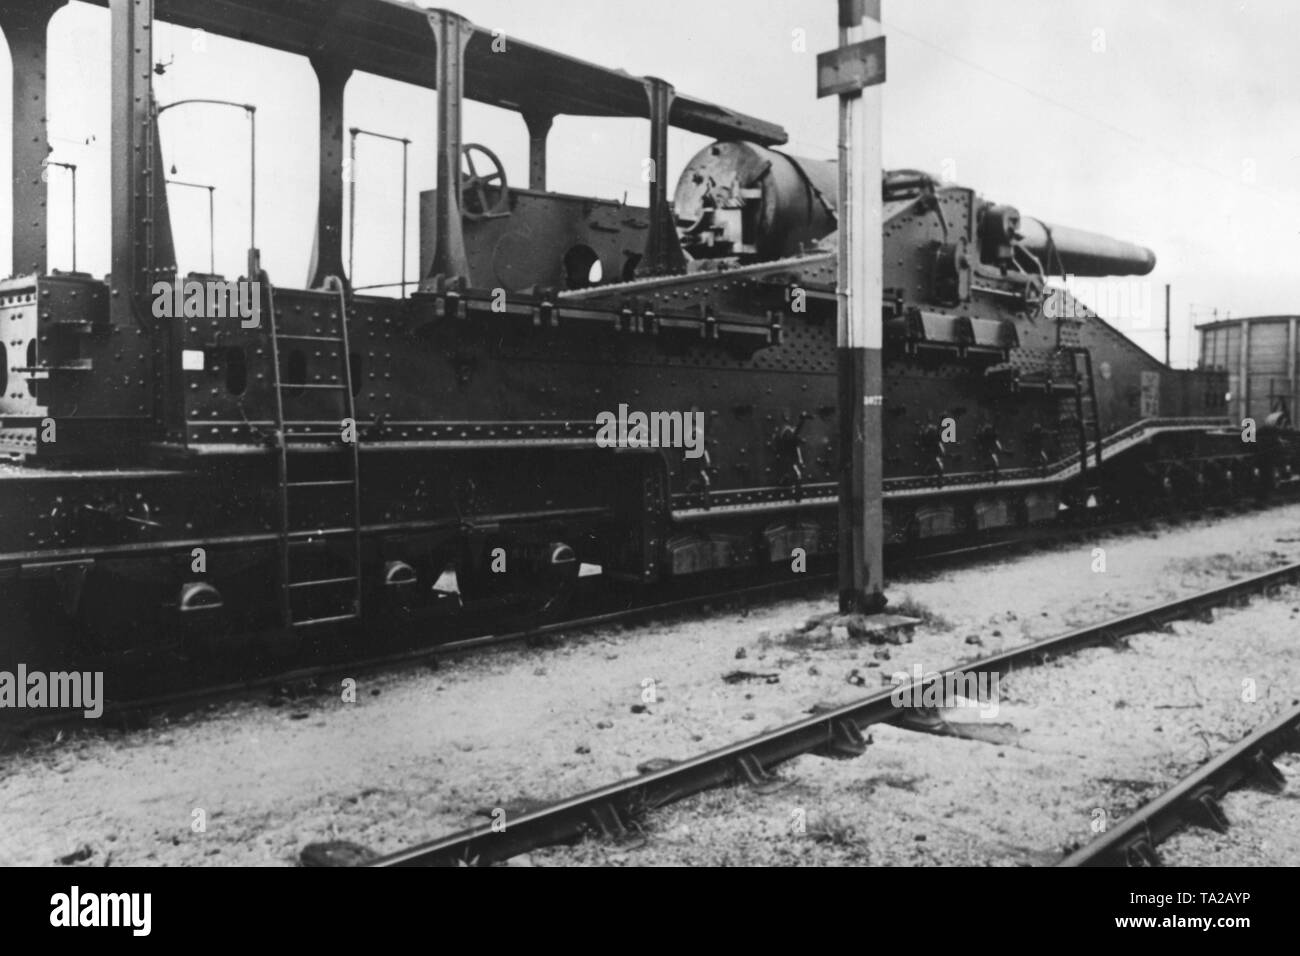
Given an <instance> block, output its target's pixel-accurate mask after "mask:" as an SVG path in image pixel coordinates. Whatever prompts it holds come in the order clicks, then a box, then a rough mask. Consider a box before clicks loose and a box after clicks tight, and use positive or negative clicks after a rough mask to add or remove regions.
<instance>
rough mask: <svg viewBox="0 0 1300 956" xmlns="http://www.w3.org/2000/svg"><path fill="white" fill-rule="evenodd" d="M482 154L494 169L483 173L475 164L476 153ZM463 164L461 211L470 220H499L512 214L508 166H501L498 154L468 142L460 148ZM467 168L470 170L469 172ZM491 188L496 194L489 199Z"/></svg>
mask: <svg viewBox="0 0 1300 956" xmlns="http://www.w3.org/2000/svg"><path fill="white" fill-rule="evenodd" d="M475 152H478V153H482V154H483V156H484V157H486V158H487V160H488V162H490V163H491V164H492V171H491V172H489V173H488V174H487V175H486V176H480V175H479V172H478V167H477V166H476V165H475V164H474V153H475ZM460 155H461V159H462V161H463V162H462V164H461V173H460V211H461V214H462V215H463V216H464V217H465V218H466V219H470V220H475V221H477V220H479V219H500V218H502V217H503V216H508V215H510V208H509V206H510V188H509V185H508V184H507V183H506V169H505V167H504V166H502V165H501V160H499V159H498V158H497V154H496V153H494V152H492V150H490V149H488V148H487V147H486V146H480V145H479V144H478V143H466V144H465V145H464V146H463V147H461V151H460ZM466 169H468V172H467V171H466ZM490 190H493V191H495V193H496V195H495V198H494V199H493V200H492V201H489V199H488V193H489V191H490Z"/></svg>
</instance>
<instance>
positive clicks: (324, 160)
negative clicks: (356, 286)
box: [307, 56, 352, 289]
mask: <svg viewBox="0 0 1300 956" xmlns="http://www.w3.org/2000/svg"><path fill="white" fill-rule="evenodd" d="M311 68H312V69H313V70H315V71H316V85H317V88H318V89H319V91H320V109H319V118H320V186H319V188H318V191H317V203H316V236H315V239H314V241H313V244H312V254H311V266H310V267H309V268H308V270H307V277H308V278H307V287H308V288H309V289H319V288H321V287H322V286H324V284H325V279H326V278H327V277H328V276H338V278H339V279H340V280H342V281H343V282H344V283H345V284H347V285H350V284H351V282H352V276H351V274H350V273H347V272H344V270H343V95H344V91H345V90H346V88H347V85H348V78H349V77H351V76H352V67H350V66H348V65H347V64H346V63H342V62H340V61H339V60H337V59H335V58H333V57H327V56H314V57H312V58H311ZM351 174H352V171H351V170H349V175H351Z"/></svg>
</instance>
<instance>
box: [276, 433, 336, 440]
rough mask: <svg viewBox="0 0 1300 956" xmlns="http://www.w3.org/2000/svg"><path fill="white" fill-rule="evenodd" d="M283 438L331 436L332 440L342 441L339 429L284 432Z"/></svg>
mask: <svg viewBox="0 0 1300 956" xmlns="http://www.w3.org/2000/svg"><path fill="white" fill-rule="evenodd" d="M284 437H285V438H332V439H334V441H342V440H343V433H342V432H340V431H333V432H285V435H284Z"/></svg>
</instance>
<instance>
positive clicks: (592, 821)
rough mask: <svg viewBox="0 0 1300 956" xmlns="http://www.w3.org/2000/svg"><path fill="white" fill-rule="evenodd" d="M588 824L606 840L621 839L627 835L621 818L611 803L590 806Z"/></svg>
mask: <svg viewBox="0 0 1300 956" xmlns="http://www.w3.org/2000/svg"><path fill="white" fill-rule="evenodd" d="M587 820H588V825H589V826H590V827H591V829H592V830H594V831H595V832H596V833H598V834H600V836H602V837H604V838H605V839H607V840H621V839H623V838H625V837H626V836H627V835H628V832H627V827H626V826H624V825H623V818H622V817H621V816H619V812H618V810H617V809H616V808H615V807H614V805H613V804H612V803H602V804H599V805H598V806H594V807H592V808H591V809H590V810H589V811H588V813H587Z"/></svg>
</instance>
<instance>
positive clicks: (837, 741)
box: [372, 563, 1300, 866]
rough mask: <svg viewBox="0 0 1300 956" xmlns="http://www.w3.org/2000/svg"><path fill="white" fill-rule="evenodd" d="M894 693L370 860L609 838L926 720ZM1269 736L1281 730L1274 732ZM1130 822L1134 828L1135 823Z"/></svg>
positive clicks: (485, 854) (1269, 580)
mask: <svg viewBox="0 0 1300 956" xmlns="http://www.w3.org/2000/svg"><path fill="white" fill-rule="evenodd" d="M1297 580H1300V563H1296V564H1288V565H1284V566H1282V567H1278V568H1275V569H1273V570H1270V571H1265V572H1263V573H1260V574H1256V575H1253V576H1250V577H1247V578H1243V579H1241V580H1238V581H1233V582H1230V583H1228V584H1224V585H1221V586H1219V587H1217V588H1213V589H1211V590H1208V591H1203V592H1201V593H1198V594H1194V595H1190V596H1187V597H1182V598H1178V599H1175V600H1172V601H1168V602H1165V603H1163V604H1159V605H1156V606H1154V607H1149V608H1146V609H1143V610H1139V611H1134V612H1130V613H1127V614H1123V615H1120V616H1118V617H1114V618H1110V619H1108V620H1105V621H1102V622H1099V623H1096V624H1092V625H1088V626H1086V627H1081V628H1076V629H1073V630H1070V631H1066V632H1064V633H1062V634H1058V635H1055V636H1053V637H1049V638H1045V639H1043V640H1040V641H1035V642H1032V643H1029V644H1025V645H1022V646H1020V647H1017V648H1012V649H1010V650H1007V651H1004V652H1002V653H999V654H996V655H992V656H990V657H985V658H980V659H977V660H974V661H968V662H965V663H962V664H959V665H956V666H953V667H951V668H948V669H947V670H945V671H942V672H939V673H938V674H934V675H930V676H928V677H927V678H925V679H924V680H922V681H918V682H914V684H913V685H912V686H913V688H914V695H913V696H912V697H911V699H913V700H922V699H928V697H927V695H926V694H925V693H924V690H925V688H926V687H928V686H929V685H931V684H934V683H939V684H940V686H950V682H952V681H953V680H955V679H957V678H962V677H965V676H966V675H980V674H988V675H993V674H997V675H999V676H1000V675H1002V674H1005V673H1007V672H1009V671H1011V670H1014V669H1016V668H1018V667H1026V666H1038V665H1041V664H1043V663H1045V662H1046V661H1048V660H1051V659H1053V658H1055V657H1058V656H1061V655H1064V654H1070V653H1073V652H1075V651H1078V650H1080V649H1082V648H1085V647H1089V646H1095V645H1104V644H1115V643H1117V642H1120V641H1122V640H1123V639H1124V638H1126V637H1128V636H1130V635H1134V634H1138V633H1142V632H1145V631H1150V630H1152V629H1153V628H1159V627H1163V626H1164V625H1166V624H1169V623H1171V622H1172V621H1175V620H1179V619H1182V618H1187V617H1191V616H1195V615H1198V614H1203V613H1206V612H1208V611H1209V610H1210V609H1212V608H1214V607H1219V606H1223V605H1227V604H1232V603H1234V602H1237V601H1240V600H1243V599H1245V598H1247V597H1249V596H1252V595H1255V594H1259V593H1264V592H1267V591H1269V590H1270V589H1272V588H1275V587H1279V586H1282V585H1285V584H1289V583H1293V582H1295V581H1297ZM895 691H896V688H893V687H891V688H887V689H885V690H882V691H879V692H877V693H874V694H871V695H869V696H867V697H864V698H862V699H860V700H857V701H855V702H853V703H850V704H847V705H844V706H841V707H837V708H834V709H831V710H826V711H823V712H820V713H816V714H814V715H813V716H811V717H807V718H805V719H802V720H799V721H796V722H794V723H792V724H788V725H786V726H784V727H781V728H778V729H776V730H773V731H769V732H766V733H763V734H759V735H757V736H755V737H751V738H748V739H746V740H742V741H740V742H738V743H735V744H732V745H730V746H727V747H724V748H721V749H718V750H714V751H711V752H709V753H706V754H702V755H700V756H697V757H694V758H692V759H689V760H686V761H683V762H680V763H676V764H673V765H671V766H668V767H665V768H662V769H658V770H655V771H653V772H650V773H647V774H644V775H642V776H639V777H636V778H631V779H628V780H623V781H619V782H618V783H614V784H611V785H609V786H605V787H601V788H599V789H596V790H592V791H589V792H587V793H584V794H581V795H579V796H576V797H573V798H571V799H568V800H564V801H561V802H559V803H556V804H553V805H551V806H548V807H545V808H542V809H538V810H534V811H532V812H528V813H523V814H521V815H519V816H517V817H514V818H513V819H511V818H507V819H506V820H505V821H504V824H505V825H504V828H502V827H500V826H498V825H495V824H486V825H483V826H480V827H475V828H472V829H468V830H463V831H461V832H458V833H454V834H452V835H450V836H447V837H443V838H442V839H438V840H434V841H432V842H428V843H423V844H420V845H418V846H414V847H411V848H410V849H407V850H404V851H401V852H398V853H394V854H392V855H389V856H386V857H383V858H381V859H378V860H376V861H374V862H373V864H372V865H375V866H437V865H443V866H456V865H466V864H477V865H485V864H490V863H494V862H500V861H503V860H507V859H510V858H511V857H513V856H517V855H519V854H521V853H526V852H528V851H530V850H532V849H535V848H538V847H541V846H547V845H552V844H556V843H563V842H569V841H572V840H574V839H577V838H579V837H581V836H582V835H583V834H586V833H594V834H597V835H603V836H612V837H617V836H619V835H621V834H623V833H625V832H626V831H627V829H628V827H629V826H630V825H632V824H633V822H634V821H635V820H636V819H637V818H638V817H639V816H640V815H642V814H644V813H646V812H648V811H650V810H653V809H655V808H657V807H661V806H664V805H666V804H669V803H672V802H675V801H677V800H681V799H682V798H684V797H687V796H690V795H692V794H695V793H699V792H701V791H703V790H707V789H710V788H713V787H718V786H723V785H726V784H732V783H746V782H748V783H751V784H755V785H759V786H762V785H765V784H770V783H772V782H773V778H772V775H771V771H772V770H773V768H774V767H776V766H777V765H779V764H781V763H783V762H785V761H787V760H790V759H792V758H793V757H796V756H799V755H800V754H804V753H823V754H826V755H830V756H844V757H851V756H857V755H860V754H861V753H863V752H864V751H865V749H866V743H865V740H864V738H863V735H862V730H863V728H865V727H867V726H870V725H871V724H876V723H896V724H903V725H905V726H906V725H917V726H924V725H925V724H926V723H927V721H926V720H925V717H924V714H923V713H922V711H921V710H920V709H916V708H899V707H898V706H896V704H895V703H894V700H893V698H894V694H895ZM1287 726H1291V725H1290V724H1288V725H1287ZM1276 733H1277V734H1278V735H1280V734H1281V731H1277V732H1276ZM1257 749H1258V748H1257ZM1242 759H1243V758H1241V757H1240V756H1237V757H1234V758H1233V759H1232V760H1228V761H1225V766H1226V767H1227V768H1229V769H1225V770H1222V771H1216V772H1218V773H1220V774H1221V776H1220V777H1216V780H1223V781H1228V780H1232V779H1233V774H1234V773H1236V769H1235V768H1239V767H1241V766H1243V763H1242ZM1251 759H1253V758H1251ZM1185 799H1186V798H1185V796H1180V797H1178V799H1177V800H1176V801H1174V802H1176V803H1177V805H1178V806H1179V807H1180V808H1182V807H1183V806H1184V805H1185ZM1157 802H1159V801H1157ZM1134 825H1135V826H1136V825H1137V823H1136V821H1135V823H1134ZM1124 832H1125V831H1124V830H1122V829H1121V830H1118V831H1116V835H1115V836H1113V837H1112V839H1118V838H1119V835H1120V834H1122V833H1124Z"/></svg>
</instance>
